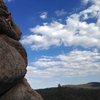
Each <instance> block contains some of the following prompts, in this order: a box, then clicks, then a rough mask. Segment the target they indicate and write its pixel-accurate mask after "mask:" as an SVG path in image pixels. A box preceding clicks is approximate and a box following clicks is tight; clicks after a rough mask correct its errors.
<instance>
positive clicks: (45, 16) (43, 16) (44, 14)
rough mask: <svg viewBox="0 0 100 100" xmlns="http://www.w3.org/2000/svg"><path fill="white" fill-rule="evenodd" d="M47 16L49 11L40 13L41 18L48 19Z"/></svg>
mask: <svg viewBox="0 0 100 100" xmlns="http://www.w3.org/2000/svg"><path fill="white" fill-rule="evenodd" d="M47 16H48V13H47V12H42V13H41V14H40V18H41V19H46V18H47Z"/></svg>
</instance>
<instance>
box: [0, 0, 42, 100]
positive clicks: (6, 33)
mask: <svg viewBox="0 0 100 100" xmlns="http://www.w3.org/2000/svg"><path fill="white" fill-rule="evenodd" d="M21 34H22V33H21V31H20V29H19V28H18V27H17V25H16V24H15V23H14V21H13V20H12V17H11V13H9V11H8V9H7V7H6V6H5V4H4V2H3V0H0V100H43V99H42V97H41V96H40V95H39V94H38V93H37V92H36V91H34V90H33V89H32V88H31V87H30V85H29V84H28V82H27V80H26V79H25V78H24V76H25V74H26V72H27V70H26V67H27V53H26V51H25V49H24V47H23V46H22V45H21V43H20V42H19V40H20V37H21Z"/></svg>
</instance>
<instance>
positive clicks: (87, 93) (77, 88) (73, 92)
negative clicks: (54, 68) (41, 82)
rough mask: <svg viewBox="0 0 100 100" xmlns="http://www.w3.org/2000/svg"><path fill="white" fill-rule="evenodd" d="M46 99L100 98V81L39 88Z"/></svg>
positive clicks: (76, 99) (83, 99)
mask: <svg viewBox="0 0 100 100" xmlns="http://www.w3.org/2000/svg"><path fill="white" fill-rule="evenodd" d="M37 91H38V92H39V93H40V94H41V95H42V96H43V98H44V100H100V83H98V82H91V83H87V84H81V85H64V86H58V87H55V88H46V89H39V90H37Z"/></svg>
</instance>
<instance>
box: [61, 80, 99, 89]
mask: <svg viewBox="0 0 100 100" xmlns="http://www.w3.org/2000/svg"><path fill="white" fill-rule="evenodd" d="M62 87H72V88H90V89H99V88H100V82H90V83H87V84H80V85H63V86H62Z"/></svg>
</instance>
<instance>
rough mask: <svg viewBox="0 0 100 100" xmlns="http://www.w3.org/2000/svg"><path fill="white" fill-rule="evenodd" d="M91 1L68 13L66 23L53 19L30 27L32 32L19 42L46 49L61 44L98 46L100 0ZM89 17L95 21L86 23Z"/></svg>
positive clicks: (99, 37) (99, 44) (34, 47)
mask: <svg viewBox="0 0 100 100" xmlns="http://www.w3.org/2000/svg"><path fill="white" fill-rule="evenodd" d="M92 3H93V4H92V5H91V6H90V7H88V8H87V9H85V10H83V11H81V12H79V13H78V14H76V13H74V14H72V15H70V16H69V17H68V18H67V19H66V24H62V23H60V22H57V21H53V22H51V23H46V24H45V23H44V24H43V25H42V26H40V25H37V26H36V27H33V28H31V29H30V31H31V32H32V33H34V34H31V35H29V36H26V37H25V38H23V39H22V41H21V42H22V43H23V44H25V45H29V46H30V47H31V48H32V50H37V49H48V48H50V47H51V46H60V45H62V44H64V45H65V46H82V47H84V48H89V47H96V48H100V0H92ZM44 15H46V14H44ZM44 18H45V17H44ZM90 18H95V19H96V22H92V23H88V22H87V20H89V19H90Z"/></svg>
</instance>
